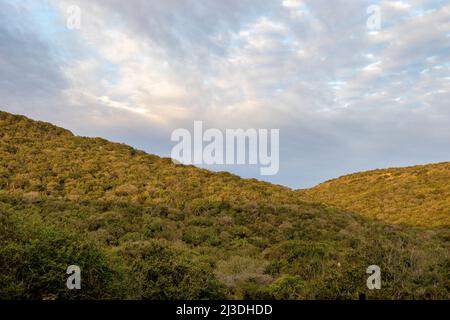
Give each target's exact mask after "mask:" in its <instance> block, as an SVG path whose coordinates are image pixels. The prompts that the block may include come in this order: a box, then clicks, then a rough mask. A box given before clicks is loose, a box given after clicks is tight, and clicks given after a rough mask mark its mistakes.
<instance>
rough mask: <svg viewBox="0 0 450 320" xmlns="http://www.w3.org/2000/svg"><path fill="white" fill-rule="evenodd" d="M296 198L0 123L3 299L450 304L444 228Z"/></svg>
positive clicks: (46, 127) (45, 130)
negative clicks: (77, 285) (372, 285)
mask: <svg viewBox="0 0 450 320" xmlns="http://www.w3.org/2000/svg"><path fill="white" fill-rule="evenodd" d="M430 179H431V180H430V181H429V182H428V184H429V185H433V183H434V182H433V181H432V178H430ZM438 183H441V182H438ZM437 194H441V195H442V193H437ZM303 196H304V194H303V193H302V194H300V196H299V192H298V191H292V190H290V189H288V188H284V187H281V186H274V185H271V184H268V183H263V182H259V181H256V180H253V179H250V180H245V179H240V178H239V177H237V176H234V175H231V174H229V173H212V172H209V171H206V170H201V169H198V168H195V167H192V166H182V165H175V164H173V163H172V161H171V160H170V159H162V158H159V157H156V156H152V155H148V154H145V153H144V152H142V151H137V150H134V149H132V148H130V147H128V146H125V145H121V144H114V143H111V142H107V141H105V140H102V139H98V138H95V139H93V138H80V137H75V136H73V135H72V134H71V133H70V132H68V131H66V130H64V129H60V128H57V127H54V126H52V125H50V124H46V123H42V122H35V121H31V120H28V119H26V118H25V117H21V116H13V115H10V114H7V113H1V112H0V283H1V286H0V299H122V298H126V299H218V298H230V299H236V298H249V299H268V298H275V299H336V298H339V299H357V298H358V297H359V295H360V294H365V295H366V297H367V298H368V299H448V298H449V291H450V290H449V289H450V286H449V277H448V270H449V265H450V260H449V255H448V253H449V250H448V241H449V239H450V236H449V230H448V228H447V227H446V226H445V225H439V227H429V226H428V227H425V226H408V225H390V224H388V223H386V222H382V221H375V220H373V219H367V218H366V217H363V216H361V215H360V214H357V213H353V212H348V211H345V210H341V209H337V208H334V207H330V206H325V205H322V204H318V203H309V202H305V201H302V200H301V197H303ZM436 199H438V200H436V201H437V202H439V201H440V200H439V199H440V198H439V197H438V196H437V198H436ZM441 200H442V199H441ZM429 221H431V220H429ZM71 264H75V265H79V266H80V267H81V270H82V289H81V290H67V289H66V286H65V285H66V279H67V275H66V273H65V271H66V268H67V266H68V265H71ZM372 264H377V265H379V266H380V267H381V269H382V290H375V291H371V290H368V289H367V287H366V279H367V274H366V268H367V267H368V266H369V265H372Z"/></svg>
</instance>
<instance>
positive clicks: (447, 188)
mask: <svg viewBox="0 0 450 320" xmlns="http://www.w3.org/2000/svg"><path fill="white" fill-rule="evenodd" d="M298 193H299V194H300V197H301V198H302V199H304V200H310V201H317V202H322V203H327V204H331V205H334V206H337V207H339V208H344V209H348V210H352V211H354V212H358V213H361V214H362V215H364V216H366V217H369V218H376V219H380V220H383V221H386V222H389V223H404V224H410V225H416V226H447V227H448V226H450V162H444V163H437V164H430V165H422V166H414V167H407V168H393V169H383V170H374V171H368V172H362V173H356V174H351V175H347V176H344V177H340V178H337V179H333V180H330V181H327V182H324V183H322V184H320V185H318V186H317V187H315V188H312V189H308V190H300V191H298Z"/></svg>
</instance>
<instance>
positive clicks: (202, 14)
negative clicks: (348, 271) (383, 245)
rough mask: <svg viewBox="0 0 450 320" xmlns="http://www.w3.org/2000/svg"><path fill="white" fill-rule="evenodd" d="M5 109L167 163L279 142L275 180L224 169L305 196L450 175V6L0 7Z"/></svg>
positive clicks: (302, 1) (197, 0)
mask: <svg viewBox="0 0 450 320" xmlns="http://www.w3.org/2000/svg"><path fill="white" fill-rule="evenodd" d="M373 5H375V6H377V7H375V8H378V9H379V17H380V20H379V22H380V24H379V28H377V25H376V23H375V24H374V21H375V22H376V21H377V20H376V19H374V18H376V17H377V16H376V13H377V11H376V10H375V11H373V8H374V7H371V6H373ZM73 6H77V7H78V8H79V9H80V28H79V29H77V28H75V29H73V28H68V22H69V26H73V24H71V23H72V22H73V21H74V20H73V19H72V18H73V13H74V11H73V9H74V7H73ZM374 14H375V15H374ZM71 19H72V20H71ZM368 22H369V23H368ZM0 109H1V110H4V111H8V112H13V113H19V114H24V115H27V116H29V117H32V118H35V119H39V120H45V121H49V122H52V123H55V124H57V125H59V126H62V127H65V128H68V129H70V130H72V131H73V132H74V133H75V134H78V135H84V136H101V137H104V138H107V139H109V140H113V141H117V142H124V143H127V144H130V145H132V146H134V147H137V148H139V149H143V150H145V151H148V152H150V153H155V154H158V155H161V156H169V155H170V152H171V149H172V147H173V145H174V143H173V142H171V141H170V135H171V132H172V131H173V130H174V129H176V128H188V129H190V128H192V127H193V121H194V120H203V121H204V126H205V127H210V128H219V129H221V130H224V129H225V128H244V129H246V128H267V129H270V128H279V129H280V162H281V165H280V170H279V173H278V174H277V175H274V176H259V169H258V168H259V167H258V166H228V167H225V168H221V169H225V170H228V171H232V172H234V173H237V174H239V175H241V176H243V177H256V178H260V179H264V180H267V181H271V182H274V183H277V184H283V185H288V186H290V187H294V188H300V187H308V186H312V185H315V184H316V183H319V182H322V181H324V180H327V179H330V178H333V177H336V176H340V175H343V174H346V173H350V172H355V171H361V170H367V169H374V168H384V167H392V166H405V165H413V164H422V163H430V162H439V161H449V160H450V1H439V0H408V1H375V0H373V1H365V0H363V1H361V0H348V1H341V0H337V1H336V0H334V1H325V0H314V1H306V0H280V1H277V0H270V1H269V0H267V1H266V0H227V1H224V0H165V1H160V0H130V1H121V0H102V1H92V0H68V1H66V0H63V1H60V0H58V1H56V0H55V1H50V0H48V1H44V0H30V1H27V0H0Z"/></svg>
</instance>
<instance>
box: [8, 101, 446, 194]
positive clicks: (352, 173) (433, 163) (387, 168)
mask: <svg viewBox="0 0 450 320" xmlns="http://www.w3.org/2000/svg"><path fill="white" fill-rule="evenodd" d="M0 112H6V111H4V110H1V109H0ZM6 113H8V112H6ZM12 115H14V116H25V115H22V114H12ZM25 117H26V116H25ZM26 118H27V119H28V120H31V121H41V122H46V121H43V120H37V119H32V118H29V117H26ZM46 123H49V124H50V125H53V126H56V125H55V124H53V123H51V122H46ZM56 127H58V128H60V129H64V130H68V129H66V128H63V127H59V126H56ZM68 131H69V132H70V133H72V134H73V135H74V137H80V138H91V139H95V138H99V139H105V138H104V137H100V136H80V135H78V134H76V133H74V132H72V131H70V130H68ZM106 141H108V142H110V143H118V144H123V142H118V141H111V140H107V139H106ZM127 146H130V147H132V148H134V149H136V150H139V151H143V152H145V153H146V154H149V155H156V156H158V157H161V158H170V157H163V156H160V155H157V154H153V153H149V152H147V151H145V150H141V149H137V148H135V147H133V146H131V145H127ZM170 159H172V160H173V158H170ZM448 162H449V161H441V162H429V163H420V164H413V165H410V166H401V167H386V168H372V169H369V170H365V171H354V172H349V173H346V174H344V175H341V176H336V177H332V178H330V179H328V180H324V181H320V182H319V183H317V184H315V185H313V186H309V187H305V188H292V187H289V186H286V185H282V184H276V183H271V182H269V181H264V180H262V179H257V180H260V181H262V182H268V183H271V184H273V185H278V186H281V187H286V188H289V189H291V190H293V191H295V190H307V189H312V188H314V187H317V186H319V185H320V184H323V183H326V182H329V181H333V180H337V179H339V178H343V177H346V176H350V175H354V174H359V173H366V172H372V171H377V170H389V169H407V168H412V167H418V166H427V165H438V164H443V163H448ZM175 163H176V162H175ZM186 165H187V164H186ZM188 165H190V166H194V167H196V168H199V169H206V170H208V171H211V172H216V173H218V172H228V173H231V174H234V175H237V176H238V177H239V178H241V179H244V180H245V179H255V178H253V177H249V178H246V177H242V176H240V175H238V174H236V173H233V172H230V171H226V170H219V169H214V168H211V167H209V168H204V167H201V166H198V165H195V164H188Z"/></svg>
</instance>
